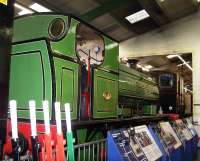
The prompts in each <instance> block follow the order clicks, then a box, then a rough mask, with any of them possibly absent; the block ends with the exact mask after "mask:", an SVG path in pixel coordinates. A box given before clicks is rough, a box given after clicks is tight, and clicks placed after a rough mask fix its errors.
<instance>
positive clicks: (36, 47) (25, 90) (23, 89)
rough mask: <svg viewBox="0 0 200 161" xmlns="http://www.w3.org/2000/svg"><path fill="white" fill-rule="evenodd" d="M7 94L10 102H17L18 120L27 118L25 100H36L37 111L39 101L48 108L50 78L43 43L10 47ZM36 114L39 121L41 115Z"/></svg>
mask: <svg viewBox="0 0 200 161" xmlns="http://www.w3.org/2000/svg"><path fill="white" fill-rule="evenodd" d="M9 95H10V96H9V99H10V100H11V99H15V100H17V105H18V117H19V118H29V112H27V110H28V101H29V100H32V99H33V100H35V101H36V103H37V104H36V105H37V109H41V107H42V100H48V101H49V102H50V105H51V103H52V76H51V67H50V61H49V56H48V49H47V45H46V42H45V41H35V42H30V43H23V44H18V45H13V47H12V57H11V73H10V90H9ZM50 114H51V111H50ZM37 115H38V119H43V114H42V112H39V111H37Z"/></svg>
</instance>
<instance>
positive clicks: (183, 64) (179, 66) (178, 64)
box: [177, 61, 190, 67]
mask: <svg viewBox="0 0 200 161" xmlns="http://www.w3.org/2000/svg"><path fill="white" fill-rule="evenodd" d="M186 63H187V64H189V63H190V62H189V61H187V62H186ZM186 63H181V64H178V65H177V66H178V67H180V66H183V65H185V64H186Z"/></svg>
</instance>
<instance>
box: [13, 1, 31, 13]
mask: <svg viewBox="0 0 200 161" xmlns="http://www.w3.org/2000/svg"><path fill="white" fill-rule="evenodd" d="M14 6H15V7H16V8H18V9H20V10H21V11H20V12H18V13H17V14H18V15H20V16H22V15H26V14H31V13H33V11H31V10H30V9H28V8H25V7H24V6H22V5H20V4H18V3H15V4H14Z"/></svg>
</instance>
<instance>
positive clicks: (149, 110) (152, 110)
mask: <svg viewBox="0 0 200 161" xmlns="http://www.w3.org/2000/svg"><path fill="white" fill-rule="evenodd" d="M143 109H144V110H143V111H144V114H147V115H156V113H157V107H156V105H145V106H144V108H143Z"/></svg>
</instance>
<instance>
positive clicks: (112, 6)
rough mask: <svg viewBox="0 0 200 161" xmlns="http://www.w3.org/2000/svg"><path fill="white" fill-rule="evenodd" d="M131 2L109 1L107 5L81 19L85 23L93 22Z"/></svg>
mask: <svg viewBox="0 0 200 161" xmlns="http://www.w3.org/2000/svg"><path fill="white" fill-rule="evenodd" d="M129 2H130V0H108V1H106V2H105V3H103V4H101V5H100V6H99V7H97V8H95V9H93V10H90V11H88V12H87V13H85V14H84V15H82V16H81V18H82V19H83V20H85V21H92V20H93V19H95V18H97V17H99V16H101V15H104V14H106V13H108V12H110V11H111V10H114V9H116V8H118V7H120V6H122V5H127V3H129Z"/></svg>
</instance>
